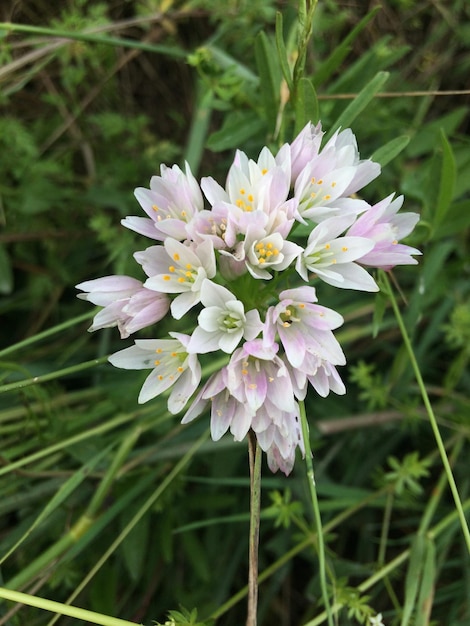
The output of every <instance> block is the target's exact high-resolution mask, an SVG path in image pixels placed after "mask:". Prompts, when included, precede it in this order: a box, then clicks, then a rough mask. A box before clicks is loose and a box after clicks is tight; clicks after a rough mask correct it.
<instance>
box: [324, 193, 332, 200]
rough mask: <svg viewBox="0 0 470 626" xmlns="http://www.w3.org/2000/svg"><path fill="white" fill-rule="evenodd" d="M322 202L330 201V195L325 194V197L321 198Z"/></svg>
mask: <svg viewBox="0 0 470 626" xmlns="http://www.w3.org/2000/svg"><path fill="white" fill-rule="evenodd" d="M323 200H331V196H330V194H329V193H327V194H326V196H323Z"/></svg>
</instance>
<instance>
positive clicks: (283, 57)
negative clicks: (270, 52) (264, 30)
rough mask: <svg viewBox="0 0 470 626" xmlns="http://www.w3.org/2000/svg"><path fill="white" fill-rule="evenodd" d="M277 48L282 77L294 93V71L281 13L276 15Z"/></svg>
mask: <svg viewBox="0 0 470 626" xmlns="http://www.w3.org/2000/svg"><path fill="white" fill-rule="evenodd" d="M276 47H277V54H278V57H279V63H280V66H281V71H282V75H283V76H284V80H285V81H286V83H287V87H288V88H289V92H291V91H292V70H291V68H290V66H289V60H288V57H287V50H286V45H285V43H284V30H283V19H282V13H280V12H277V13H276Z"/></svg>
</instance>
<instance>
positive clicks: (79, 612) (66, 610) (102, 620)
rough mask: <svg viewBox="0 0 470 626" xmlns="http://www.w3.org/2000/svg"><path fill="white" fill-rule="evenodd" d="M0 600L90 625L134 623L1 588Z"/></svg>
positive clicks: (133, 625) (117, 625)
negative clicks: (35, 608)
mask: <svg viewBox="0 0 470 626" xmlns="http://www.w3.org/2000/svg"><path fill="white" fill-rule="evenodd" d="M0 598H4V599H5V600H11V601H12V602H17V603H19V604H27V605H28V606H35V607H37V608H39V609H44V610H46V611H52V612H54V613H58V614H59V615H68V616H69V617H74V618H75V619H80V620H83V621H85V622H90V623H92V624H100V626H135V624H134V622H128V621H127V620H123V619H118V618H117V617H111V616H110V615H102V614H101V613H95V612H94V611H88V610H86V609H80V608H78V607H76V606H66V605H65V604H61V603H60V602H54V601H53V600H47V599H46V598H38V597H37V596H31V595H29V594H27V593H22V592H21V591H12V590H11V589H4V588H3V587H0Z"/></svg>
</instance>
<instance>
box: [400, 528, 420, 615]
mask: <svg viewBox="0 0 470 626" xmlns="http://www.w3.org/2000/svg"><path fill="white" fill-rule="evenodd" d="M424 552H425V542H424V535H422V534H421V533H418V534H417V535H416V537H415V538H414V539H413V543H412V544H411V553H410V561H409V564H408V571H407V573H406V580H405V604H404V606H403V614H402V618H401V624H400V626H407V625H408V624H409V623H410V618H411V614H412V613H413V609H414V608H415V605H416V598H417V595H418V586H419V582H420V579H421V575H422V572H423V566H424Z"/></svg>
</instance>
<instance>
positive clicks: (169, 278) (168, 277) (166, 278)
mask: <svg viewBox="0 0 470 626" xmlns="http://www.w3.org/2000/svg"><path fill="white" fill-rule="evenodd" d="M163 280H171V276H168V274H165V276H164V277H163Z"/></svg>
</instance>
